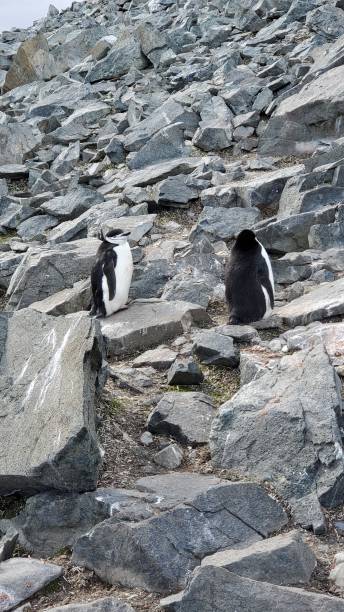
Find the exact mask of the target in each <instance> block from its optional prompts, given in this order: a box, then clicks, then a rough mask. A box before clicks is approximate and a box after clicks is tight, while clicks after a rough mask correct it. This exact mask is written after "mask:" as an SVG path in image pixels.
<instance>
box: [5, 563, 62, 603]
mask: <svg viewBox="0 0 344 612" xmlns="http://www.w3.org/2000/svg"><path fill="white" fill-rule="evenodd" d="M62 574H63V568H62V567H60V566H59V565H53V564H52V563H42V562H41V561H37V560H36V559H24V558H21V557H17V558H15V559H8V560H7V561H3V562H2V563H1V575H0V592H1V608H2V610H3V611H4V612H6V610H13V608H16V607H17V606H18V605H19V604H20V603H21V602H22V601H25V600H26V599H28V598H29V597H31V596H32V595H34V594H35V593H37V592H38V591H40V590H41V589H43V587H45V586H47V585H48V584H50V583H51V582H53V581H54V580H57V579H58V578H60V577H61V576H62Z"/></svg>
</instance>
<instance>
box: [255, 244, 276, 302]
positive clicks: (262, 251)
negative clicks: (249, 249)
mask: <svg viewBox="0 0 344 612" xmlns="http://www.w3.org/2000/svg"><path fill="white" fill-rule="evenodd" d="M257 242H258V243H259V244H260V247H261V254H262V257H264V259H265V263H266V265H267V267H268V271H269V279H270V283H271V287H272V292H273V295H275V283H274V275H273V272H272V266H271V261H270V258H269V255H268V254H267V252H266V250H265V248H264V247H263V245H262V243H261V242H259V240H257ZM264 295H265V294H264ZM269 303H270V300H269Z"/></svg>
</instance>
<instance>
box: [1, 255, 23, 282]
mask: <svg viewBox="0 0 344 612" xmlns="http://www.w3.org/2000/svg"><path fill="white" fill-rule="evenodd" d="M23 257H24V255H23V254H22V253H13V251H9V253H0V287H1V289H7V288H8V286H9V284H10V282H11V277H12V276H13V274H14V273H15V271H16V269H17V267H18V266H19V264H20V262H21V261H22V259H23Z"/></svg>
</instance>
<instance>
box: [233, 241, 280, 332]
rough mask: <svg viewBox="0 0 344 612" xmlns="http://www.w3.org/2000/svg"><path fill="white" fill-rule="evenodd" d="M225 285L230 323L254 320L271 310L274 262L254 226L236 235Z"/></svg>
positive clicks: (272, 305) (235, 323)
mask: <svg viewBox="0 0 344 612" xmlns="http://www.w3.org/2000/svg"><path fill="white" fill-rule="evenodd" d="M225 288H226V301H227V304H228V310H229V323H230V324H233V325H240V324H245V323H252V322H253V321H259V320H260V319H264V318H266V317H268V316H269V315H270V314H271V311H272V309H273V307H274V299H275V288H274V277H273V273H272V267H271V262H270V259H269V256H268V254H267V252H266V250H265V249H264V247H263V245H262V244H261V243H260V242H259V240H257V238H256V236H255V234H254V232H252V231H251V230H247V229H245V230H243V231H242V232H240V234H238V236H237V237H236V241H235V244H234V246H233V248H232V250H231V252H230V256H229V259H228V262H227V265H226V272H225Z"/></svg>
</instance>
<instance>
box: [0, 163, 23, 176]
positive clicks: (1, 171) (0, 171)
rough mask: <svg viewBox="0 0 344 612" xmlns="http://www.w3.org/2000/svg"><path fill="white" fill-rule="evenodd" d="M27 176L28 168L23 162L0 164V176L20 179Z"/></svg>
mask: <svg viewBox="0 0 344 612" xmlns="http://www.w3.org/2000/svg"><path fill="white" fill-rule="evenodd" d="M28 176H29V169H28V168H27V167H26V166H24V165H23V164H5V165H4V166H0V178H7V179H21V178H26V177H28Z"/></svg>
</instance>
